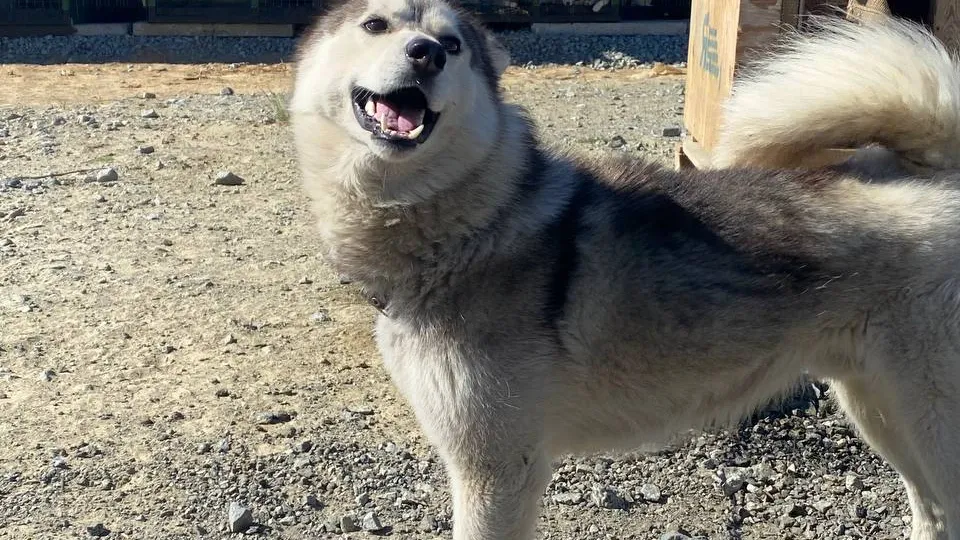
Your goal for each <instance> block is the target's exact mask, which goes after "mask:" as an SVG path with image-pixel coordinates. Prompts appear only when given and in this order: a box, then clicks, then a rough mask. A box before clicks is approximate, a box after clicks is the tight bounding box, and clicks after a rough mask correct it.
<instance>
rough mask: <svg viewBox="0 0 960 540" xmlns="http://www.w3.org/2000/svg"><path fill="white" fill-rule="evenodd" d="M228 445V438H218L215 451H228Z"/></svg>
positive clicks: (222, 452) (224, 452)
mask: <svg viewBox="0 0 960 540" xmlns="http://www.w3.org/2000/svg"><path fill="white" fill-rule="evenodd" d="M230 446H231V444H230V439H220V442H218V443H217V452H219V453H221V454H226V453H227V452H229V451H230Z"/></svg>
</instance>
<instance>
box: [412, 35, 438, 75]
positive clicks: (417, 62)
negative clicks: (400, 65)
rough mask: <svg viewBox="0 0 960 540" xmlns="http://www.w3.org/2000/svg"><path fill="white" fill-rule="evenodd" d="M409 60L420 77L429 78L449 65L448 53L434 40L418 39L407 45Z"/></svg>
mask: <svg viewBox="0 0 960 540" xmlns="http://www.w3.org/2000/svg"><path fill="white" fill-rule="evenodd" d="M407 58H409V59H410V63H411V64H413V69H414V71H416V72H417V74H418V75H423V76H427V77H429V76H431V75H436V74H437V73H440V71H442V70H443V66H445V65H447V53H446V51H444V50H443V46H442V45H440V44H439V43H437V42H436V41H433V40H432V39H426V38H416V39H414V40H413V41H411V42H410V43H407Z"/></svg>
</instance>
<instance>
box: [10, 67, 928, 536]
mask: <svg viewBox="0 0 960 540" xmlns="http://www.w3.org/2000/svg"><path fill="white" fill-rule="evenodd" d="M8 67H9V66H5V67H4V68H3V69H7V68H8ZM9 69H11V71H10V72H11V73H13V72H14V71H15V69H14V68H12V67H10V68H9ZM17 69H20V71H19V73H23V68H17ZM63 69H64V70H68V71H70V72H71V73H70V74H68V75H66V77H68V78H69V77H73V76H74V75H75V76H76V77H77V78H80V77H81V76H82V75H83V74H84V73H95V74H97V77H99V78H100V81H101V82H100V85H99V86H98V89H97V91H98V96H99V99H98V100H96V101H94V100H85V99H84V95H83V94H82V92H81V93H79V94H78V91H77V90H75V89H74V90H72V91H71V93H69V94H67V93H63V94H60V95H55V94H56V91H57V89H62V88H64V87H65V86H64V83H63V82H62V81H63V80H65V79H56V77H60V76H64V75H63V74H62V73H59V74H58V73H56V72H44V71H42V70H40V69H39V68H26V73H27V74H28V76H29V77H30V81H29V84H27V86H31V87H36V88H46V89H48V90H45V92H44V93H43V94H42V95H38V94H37V93H34V94H29V96H28V94H27V93H22V94H18V95H21V96H28V97H23V98H22V99H21V100H18V102H17V103H10V104H7V105H4V106H2V107H0V327H2V331H0V441H2V444H0V537H2V538H11V539H12V538H18V539H22V538H30V539H37V540H40V539H52V538H92V537H106V538H130V539H183V538H227V537H229V535H230V534H231V532H230V530H231V528H232V529H235V530H236V531H239V532H240V533H242V534H244V535H248V536H250V537H254V538H276V539H280V538H284V539H286V538H290V539H293V538H298V539H299V538H340V537H343V536H345V535H347V536H351V537H354V538H364V537H370V536H372V535H382V536H393V537H400V538H412V539H420V538H437V537H439V538H449V537H450V525H451V521H450V520H451V510H450V499H449V495H448V490H447V484H446V480H445V479H444V475H443V471H442V467H441V464H440V463H439V462H438V460H437V457H436V455H435V454H434V453H433V452H432V451H431V450H430V448H429V447H428V446H427V444H426V442H425V441H424V439H423V438H422V437H421V435H420V433H419V431H418V429H417V426H416V424H415V422H414V420H413V418H412V415H411V412H410V410H409V408H408V407H407V406H406V404H405V403H404V402H403V401H402V400H401V399H400V397H399V395H398V394H397V393H396V392H395V391H394V389H393V388H392V386H391V385H390V383H389V380H388V378H387V376H386V374H385V373H384V371H383V369H382V367H381V365H380V362H379V359H378V356H377V354H376V352H375V350H374V348H373V346H372V342H371V322H372V320H373V316H374V313H375V312H374V310H373V309H372V308H370V307H369V306H368V305H367V303H366V302H365V301H364V300H363V299H362V298H360V297H359V296H358V295H357V294H356V292H355V291H354V289H353V288H352V287H351V286H350V285H343V284H341V283H340V282H339V280H338V279H337V276H336V275H335V274H334V273H332V272H331V271H330V269H329V268H327V267H325V266H324V265H323V263H322V262H321V260H320V259H319V258H318V256H317V249H316V237H315V235H314V232H313V230H312V228H311V216H310V215H309V213H308V211H307V204H306V200H305V197H304V195H303V194H302V192H301V190H300V187H299V185H298V178H297V173H296V169H295V164H294V155H293V153H292V149H291V145H290V137H289V130H288V128H289V126H288V125H287V124H286V123H285V115H284V112H283V102H282V99H278V97H277V96H276V95H273V94H265V93H263V92H256V91H252V90H251V91H250V92H245V91H241V90H240V89H239V87H238V88H237V89H235V90H236V91H234V92H227V91H223V92H222V93H221V91H220V89H219V88H216V89H215V90H212V89H211V88H210V82H209V79H208V80H207V81H206V84H205V85H204V84H201V83H204V81H203V80H196V81H194V82H196V85H195V86H190V84H193V83H190V84H186V85H184V84H182V83H183V81H179V80H178V81H177V84H176V85H168V84H166V83H165V82H164V80H163V75H162V74H163V73H168V74H170V73H179V72H177V71H176V70H174V69H172V68H171V69H170V71H168V72H165V71H164V70H165V69H166V68H162V69H161V68H160V67H157V66H151V67H150V70H151V71H150V73H152V75H153V76H154V78H149V79H147V78H144V79H143V80H144V81H148V82H144V83H143V84H137V85H133V86H131V85H130V84H129V82H128V84H127V85H126V86H121V85H119V84H114V83H113V82H111V81H108V80H105V78H106V75H105V74H106V73H108V72H110V71H109V69H107V68H105V67H103V66H97V67H90V66H66V67H64V68H63ZM97 69H100V70H101V71H96V70H97ZM111 69H112V68H111ZM131 69H132V68H131ZM146 69H147V68H146V67H143V66H138V67H137V68H136V70H146ZM103 70H106V71H103ZM136 70H134V71H136ZM44 73H45V74H46V75H43V74H44ZM670 73H671V70H669V69H665V68H658V71H655V72H651V71H650V70H623V71H616V72H607V71H604V72H601V71H595V70H591V69H586V68H584V69H577V68H572V67H552V68H541V69H511V71H510V72H509V74H508V76H507V78H506V80H505V83H504V86H505V88H506V91H507V95H508V97H509V99H511V100H514V101H518V102H520V103H523V104H525V105H527V106H528V107H529V108H530V109H531V110H532V112H533V113H534V116H535V117H536V119H537V121H538V123H539V125H540V126H541V128H542V131H543V136H544V138H545V139H546V140H548V141H550V142H551V143H554V144H558V145H564V146H573V147H575V149H577V150H579V151H583V152H589V153H596V154H617V153H627V154H630V155H635V156H638V157H640V156H644V157H647V158H648V159H653V160H661V161H668V160H669V159H670V157H671V155H672V151H673V146H674V144H675V143H676V141H677V140H678V139H677V138H676V133H677V128H678V127H679V126H680V124H681V118H680V114H681V110H682V84H683V81H682V77H679V76H677V75H671V74H670ZM158 74H160V75H158ZM41 75H43V76H41ZM288 75H289V74H288V73H286V72H283V73H279V74H276V73H275V74H274V75H273V76H275V77H281V78H282V77H288ZM657 75H661V76H657ZM125 76H127V77H135V76H136V73H133V74H131V73H127V74H126V75H125ZM43 77H52V78H53V79H54V82H56V81H60V84H48V83H49V81H46V82H44V80H42V79H43ZM168 82H169V81H168ZM275 82H276V81H275ZM284 83H285V80H284ZM264 84H266V83H264ZM151 85H154V86H152V87H151ZM152 94H156V95H152ZM0 99H2V96H0ZM665 134H666V136H665ZM70 171H79V172H70ZM224 171H229V172H231V173H233V176H232V177H230V176H227V175H222V174H221V173H222V172H224ZM812 403H815V404H818V405H819V407H814V406H813V404H812ZM779 410H780V411H781V413H780V414H770V415H766V416H762V417H760V418H758V419H755V421H752V422H747V423H745V424H744V425H743V426H742V427H741V428H740V429H737V430H733V431H717V432H711V433H707V434H699V435H692V436H691V437H690V438H689V439H684V440H681V441H679V442H678V443H677V445H676V447H675V448H672V449H670V450H669V451H664V452H660V453H653V454H639V453H638V454H631V455H610V456H606V455H604V456H589V457H580V458H569V459H565V460H562V461H561V462H559V463H558V464H557V469H556V474H555V475H554V478H553V482H552V483H551V485H550V487H549V489H548V491H547V493H545V495H544V499H543V501H544V512H543V516H542V517H541V520H540V526H539V532H538V535H539V537H540V538H554V539H562V540H567V539H574V538H576V539H614V538H615V539H626V538H633V539H653V540H656V539H660V540H684V539H687V538H693V537H700V538H709V539H727V538H731V539H738V538H743V539H760V538H784V539H790V538H793V539H826V538H831V539H832V538H875V539H885V538H890V539H893V538H903V537H905V536H907V535H908V531H909V512H908V510H907V507H906V504H905V498H904V495H903V493H902V490H901V488H900V485H899V482H898V480H897V478H896V476H895V475H894V473H893V472H892V471H891V469H890V468H889V467H888V466H886V465H884V464H883V463H882V462H881V461H880V460H879V459H878V458H877V457H876V456H875V455H874V454H873V453H872V452H871V451H870V450H869V449H868V448H866V446H865V445H864V443H863V442H861V441H860V440H859V439H858V438H857V436H856V435H855V434H854V433H853V432H852V431H851V430H850V429H849V428H848V427H847V426H846V424H845V423H844V422H843V420H842V419H841V418H839V417H838V416H837V415H836V414H835V413H834V412H833V411H832V410H831V408H830V407H829V405H828V404H827V403H826V402H823V401H818V400H816V399H815V398H814V399H813V400H812V401H799V402H796V403H795V404H794V405H790V406H787V407H782V408H780V409H779Z"/></svg>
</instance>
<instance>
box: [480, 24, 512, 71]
mask: <svg viewBox="0 0 960 540" xmlns="http://www.w3.org/2000/svg"><path fill="white" fill-rule="evenodd" d="M484 36H485V38H486V40H487V51H488V53H489V55H490V64H491V65H492V66H493V71H494V73H496V74H497V77H499V76H500V75H503V72H504V71H506V70H507V68H508V67H510V51H508V50H507V48H506V47H504V46H503V44H502V43H500V40H499V39H497V37H496V36H494V35H493V33H492V32H484Z"/></svg>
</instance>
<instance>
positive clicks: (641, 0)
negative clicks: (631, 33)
mask: <svg viewBox="0 0 960 540" xmlns="http://www.w3.org/2000/svg"><path fill="white" fill-rule="evenodd" d="M622 1H623V3H622V5H621V6H620V15H621V16H622V17H623V18H624V19H629V20H665V19H666V20H670V19H674V20H675V19H689V18H690V7H691V4H692V0H622Z"/></svg>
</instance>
